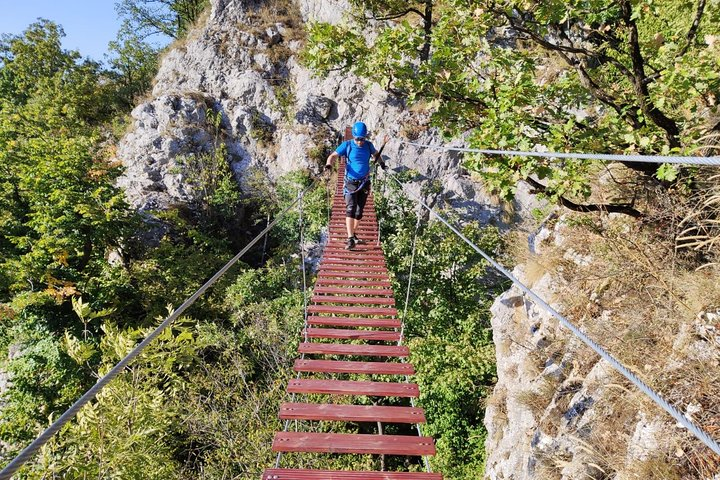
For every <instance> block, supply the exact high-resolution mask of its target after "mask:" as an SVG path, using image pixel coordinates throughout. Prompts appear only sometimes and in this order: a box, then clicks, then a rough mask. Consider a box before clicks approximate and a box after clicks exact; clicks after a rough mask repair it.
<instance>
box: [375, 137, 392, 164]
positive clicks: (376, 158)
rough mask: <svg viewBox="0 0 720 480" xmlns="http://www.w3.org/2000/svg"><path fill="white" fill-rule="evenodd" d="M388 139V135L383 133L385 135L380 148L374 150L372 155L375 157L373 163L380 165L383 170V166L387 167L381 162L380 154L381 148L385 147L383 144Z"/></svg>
mask: <svg viewBox="0 0 720 480" xmlns="http://www.w3.org/2000/svg"><path fill="white" fill-rule="evenodd" d="M388 140H390V137H388V136H387V135H385V137H383V144H382V145H381V146H380V150H378V151H377V152H375V154H374V155H373V158H375V163H377V164H378V165H380V166H381V167H382V169H383V170H385V168H387V165H385V162H383V159H382V157H381V155H382V151H383V148H385V144H386V143H387V142H388Z"/></svg>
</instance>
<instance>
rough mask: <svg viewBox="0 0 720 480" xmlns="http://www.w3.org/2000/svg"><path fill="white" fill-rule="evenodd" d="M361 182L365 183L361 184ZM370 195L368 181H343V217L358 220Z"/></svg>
mask: <svg viewBox="0 0 720 480" xmlns="http://www.w3.org/2000/svg"><path fill="white" fill-rule="evenodd" d="M363 182H365V183H364V184H363ZM369 194H370V180H350V179H347V178H346V179H345V216H346V217H350V218H354V219H356V220H360V219H361V218H362V216H363V209H364V208H365V203H366V202H367V198H368V195H369Z"/></svg>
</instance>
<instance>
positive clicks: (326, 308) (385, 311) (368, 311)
mask: <svg viewBox="0 0 720 480" xmlns="http://www.w3.org/2000/svg"><path fill="white" fill-rule="evenodd" d="M308 312H309V313H333V314H343V315H374V316H379V317H394V316H395V315H397V309H395V308H384V307H343V306H338V305H309V306H308Z"/></svg>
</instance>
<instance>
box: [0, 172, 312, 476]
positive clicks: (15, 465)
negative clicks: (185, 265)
mask: <svg viewBox="0 0 720 480" xmlns="http://www.w3.org/2000/svg"><path fill="white" fill-rule="evenodd" d="M315 182H316V180H313V182H312V183H311V184H310V185H309V186H308V187H307V188H306V189H305V190H304V191H303V192H302V194H301V195H300V196H299V197H298V199H296V200H295V201H294V202H292V203H291V204H290V205H288V206H287V207H285V209H284V210H282V211H281V212H280V213H279V214H278V216H277V217H276V218H275V220H273V221H272V222H271V223H269V224H268V226H267V227H265V229H264V230H263V231H262V232H260V233H259V234H258V235H257V236H256V237H255V238H254V239H253V240H252V241H251V242H250V243H248V244H247V245H246V246H245V248H243V249H242V250H241V251H240V252H239V253H238V254H237V255H235V256H234V257H233V258H232V259H231V260H230V261H229V262H227V263H226V264H225V266H224V267H222V268H221V269H220V270H218V271H217V272H216V273H215V275H213V276H212V277H211V278H210V280H208V281H207V282H205V284H204V285H203V286H202V287H200V288H199V289H198V290H197V291H196V292H195V293H193V294H192V295H191V296H190V297H188V299H187V300H185V302H184V303H183V304H182V305H180V306H179V307H178V309H177V310H175V311H174V312H173V313H172V314H170V316H168V317H167V318H166V319H165V320H164V321H163V322H162V323H161V324H160V325H159V326H158V327H157V328H156V329H155V330H154V331H153V332H152V333H151V334H150V335H148V336H147V337H146V338H145V340H143V341H142V342H140V344H139V345H138V346H137V347H135V348H134V349H133V351H132V352H130V353H129V354H128V355H127V356H126V357H125V358H123V359H122V360H120V361H119V362H118V363H117V364H116V365H115V366H114V367H113V368H112V369H111V370H110V371H109V372H108V373H107V374H105V376H103V377H102V378H101V379H100V380H98V382H97V383H96V384H95V385H93V386H92V387H91V388H90V389H89V390H88V391H87V392H85V394H84V395H83V396H82V397H80V399H78V400H77V401H76V402H75V403H74V404H73V405H72V406H71V407H70V408H68V409H67V411H65V413H63V414H62V415H61V416H60V417H59V418H58V419H57V420H56V421H55V422H53V424H52V425H50V426H49V427H48V428H47V429H46V430H45V431H44V432H42V433H41V434H40V435H39V436H38V437H37V438H36V439H35V440H34V441H33V442H32V443H31V444H30V445H28V446H27V447H25V449H24V450H23V451H22V452H20V453H19V454H18V455H17V456H16V457H15V458H14V459H13V460H12V461H11V462H10V463H8V464H7V465H6V466H5V468H3V470H2V471H0V480H10V478H11V477H12V475H13V474H14V473H15V472H17V470H18V469H19V468H20V467H22V466H23V465H24V464H25V463H26V462H27V461H28V460H30V458H31V457H32V456H33V455H34V454H35V453H37V451H38V450H39V449H40V448H41V447H42V446H43V445H45V444H46V443H47V442H48V441H49V440H50V439H51V438H52V437H53V435H55V433H57V432H58V430H60V429H61V428H62V427H63V426H64V425H65V424H66V423H68V422H69V421H70V420H72V418H73V417H75V415H76V414H77V412H78V411H79V410H80V409H81V408H82V407H83V406H85V404H87V403H88V402H90V401H91V400H92V399H93V398H95V395H97V394H98V392H100V390H102V389H103V388H104V387H105V386H106V385H107V384H108V383H110V381H112V380H113V379H114V378H115V377H116V376H118V375H119V374H120V373H121V372H122V371H123V370H124V369H125V367H127V366H128V365H129V364H130V362H132V361H133V360H134V359H135V358H136V357H137V356H138V355H140V353H142V351H143V350H144V349H145V348H146V347H147V346H148V345H149V344H150V343H151V342H152V341H153V340H155V339H156V338H157V337H158V336H159V335H160V334H161V333H162V332H163V331H164V330H165V329H166V328H167V327H168V326H170V324H172V323H173V322H174V321H175V320H177V319H178V318H179V317H180V315H182V314H183V312H185V310H187V309H188V308H189V307H190V306H191V305H192V304H193V303H195V301H196V300H197V299H198V298H199V297H200V296H201V295H202V294H203V293H205V291H206V290H207V289H208V288H210V287H211V286H212V285H213V284H214V283H215V282H217V280H218V279H219V278H220V277H222V276H223V275H224V274H225V272H227V271H228V270H229V269H230V268H231V267H232V266H233V265H235V263H237V261H238V260H240V258H241V257H242V256H243V255H245V253H247V252H248V250H250V248H252V247H253V246H254V245H255V244H256V243H257V242H258V241H259V240H260V239H261V238H263V236H264V235H265V234H266V233H267V232H269V231H270V230H271V229H272V228H273V227H274V226H275V225H276V224H277V223H278V222H279V221H280V219H282V218H283V217H284V216H285V214H286V213H287V212H288V211H289V210H290V209H291V208H293V207H294V206H295V205H296V204H297V203H298V202H299V200H300V198H302V196H304V195H305V194H306V193H307V192H308V191H309V190H310V189H311V188H312V187H313V186H314V185H315Z"/></svg>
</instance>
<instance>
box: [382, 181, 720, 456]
mask: <svg viewBox="0 0 720 480" xmlns="http://www.w3.org/2000/svg"><path fill="white" fill-rule="evenodd" d="M388 176H389V177H390V178H392V179H393V180H394V181H395V182H396V183H397V184H398V185H399V186H400V188H401V189H402V190H403V191H404V192H405V194H406V195H408V197H410V198H412V199H413V200H415V201H416V202H418V203H419V204H420V205H421V206H422V207H423V208H425V209H426V210H427V211H428V212H430V213H431V214H432V215H435V217H436V218H437V219H438V220H440V222H442V223H443V224H444V225H445V226H446V227H448V228H449V229H450V230H452V231H453V232H454V233H455V234H456V235H457V236H458V237H460V238H461V239H462V240H463V241H465V243H467V244H468V245H469V246H470V247H471V248H472V249H473V250H475V251H476V252H477V253H479V254H480V255H481V256H482V257H483V258H484V259H485V260H487V261H488V262H489V263H490V264H491V265H492V266H493V267H494V268H495V269H496V270H497V271H499V272H500V273H502V274H503V275H505V276H506V277H507V278H508V279H509V280H510V281H511V282H512V283H513V284H514V285H515V286H516V287H518V288H519V289H520V290H521V291H522V292H524V293H525V294H527V295H528V296H529V297H530V298H531V299H533V301H534V302H535V304H536V305H538V306H540V307H542V308H543V309H545V310H546V311H547V312H548V313H550V314H551V315H552V316H553V317H555V318H556V319H557V320H558V321H559V322H560V323H561V324H562V325H563V326H565V327H566V328H568V329H569V330H570V331H571V332H572V333H573V334H575V336H577V337H578V338H579V339H580V340H581V341H582V342H583V343H585V344H586V345H587V346H589V347H590V348H592V349H593V350H594V351H595V353H597V354H598V355H600V357H602V358H603V359H604V360H605V361H607V362H608V363H609V364H610V365H611V366H612V367H613V368H615V370H617V371H618V372H620V373H621V374H622V375H623V376H624V377H625V378H627V379H628V380H629V381H630V382H632V383H633V384H634V385H635V386H636V387H638V388H639V389H640V390H641V391H642V392H643V393H645V394H646V395H647V396H648V397H650V398H651V399H652V400H653V401H654V402H655V403H656V404H657V405H659V406H660V407H662V409H663V410H665V411H666V412H668V413H669V414H670V415H671V416H672V417H673V418H674V419H675V420H677V421H678V422H679V423H680V424H681V425H683V426H684V427H685V428H687V429H688V430H689V431H690V432H692V434H693V435H695V436H696V437H697V438H698V439H699V440H700V441H702V442H703V443H704V444H705V445H707V446H708V448H710V449H711V450H712V451H713V452H715V453H716V454H718V455H720V444H718V442H716V441H715V440H714V439H713V438H712V437H710V435H709V434H708V433H707V432H705V431H704V430H703V429H702V428H700V427H699V426H697V425H695V423H693V422H692V421H691V420H690V419H689V418H687V417H686V416H685V415H684V414H683V413H682V412H680V411H679V410H678V409H677V408H675V407H674V406H672V405H670V403H668V402H667V400H665V399H664V398H662V397H661V396H660V394H658V393H657V392H655V391H654V390H653V389H651V388H650V387H649V386H648V385H646V384H645V383H644V382H643V381H642V380H640V379H639V378H638V377H637V376H636V375H635V374H634V373H633V372H631V371H630V370H629V369H628V368H627V367H625V366H624V365H623V364H622V363H620V362H619V361H618V360H616V359H615V358H614V357H613V356H612V355H610V354H609V353H608V352H607V351H605V349H604V348H603V347H601V346H600V345H599V344H597V343H596V342H595V341H594V340H592V339H591V338H590V337H588V336H587V335H586V334H585V333H584V332H583V331H581V330H580V329H579V328H578V327H576V326H575V325H573V324H572V323H571V322H570V321H569V320H568V319H566V318H565V317H564V316H562V315H561V314H560V313H559V312H557V311H556V310H555V309H553V308H552V307H551V306H550V305H548V304H547V302H545V301H544V300H543V299H542V298H540V297H539V296H538V295H537V294H536V293H535V292H533V291H532V290H530V289H529V288H528V287H526V286H525V285H524V284H523V283H522V282H520V281H519V280H518V279H517V278H515V277H514V276H513V274H512V273H510V272H509V271H508V270H507V269H505V268H504V267H503V266H502V265H500V264H499V263H497V262H496V261H495V260H493V259H492V258H491V257H490V256H489V255H488V254H487V253H485V252H484V251H483V250H481V249H480V248H479V247H478V246H477V245H475V244H474V243H473V242H471V241H470V240H469V239H468V238H467V237H466V236H465V235H463V234H462V233H461V232H460V231H459V230H458V229H457V228H455V227H454V226H453V225H452V224H450V223H449V222H448V221H447V220H445V218H443V217H442V216H441V215H440V214H438V213H437V212H435V210H433V209H432V208H431V207H429V206H428V205H426V204H425V202H423V201H422V199H420V198H418V197H416V196H415V195H413V194H412V193H410V192H408V191H407V190H406V189H405V187H404V185H403V184H402V183H401V182H400V181H399V180H398V179H397V178H395V175H392V174H388Z"/></svg>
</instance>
